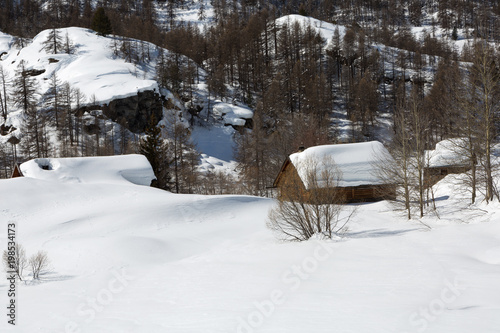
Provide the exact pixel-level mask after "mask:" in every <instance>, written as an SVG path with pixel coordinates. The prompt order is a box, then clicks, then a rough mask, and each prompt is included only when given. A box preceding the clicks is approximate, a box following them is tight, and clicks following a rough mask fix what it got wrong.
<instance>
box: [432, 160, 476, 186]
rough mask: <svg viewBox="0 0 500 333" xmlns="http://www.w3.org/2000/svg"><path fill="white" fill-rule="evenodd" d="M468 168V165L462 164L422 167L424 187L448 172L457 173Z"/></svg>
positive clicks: (434, 182) (433, 183)
mask: <svg viewBox="0 0 500 333" xmlns="http://www.w3.org/2000/svg"><path fill="white" fill-rule="evenodd" d="M469 170H470V167H467V166H463V165H448V166H439V167H427V168H425V169H424V184H425V186H426V187H431V186H433V185H435V184H436V183H437V182H439V181H440V180H442V179H443V178H444V177H446V176H447V175H449V174H459V173H464V172H467V171H469Z"/></svg>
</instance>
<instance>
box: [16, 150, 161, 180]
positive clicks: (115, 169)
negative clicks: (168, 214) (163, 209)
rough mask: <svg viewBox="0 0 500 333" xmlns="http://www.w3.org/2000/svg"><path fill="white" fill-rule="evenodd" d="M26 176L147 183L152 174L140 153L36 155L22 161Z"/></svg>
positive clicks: (22, 169)
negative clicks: (67, 156)
mask: <svg viewBox="0 0 500 333" xmlns="http://www.w3.org/2000/svg"><path fill="white" fill-rule="evenodd" d="M21 171H22V172H23V175H24V176H25V177H29V178H37V179H43V180H50V181H58V182H66V183H106V184H130V183H132V184H137V185H146V186H149V185H150V184H151V181H152V180H153V179H155V178H156V177H155V175H154V172H153V169H152V168H151V165H150V164H149V161H148V160H147V158H146V157H145V156H143V155H137V154H135V155H118V156H99V157H71V158H36V159H33V160H31V161H28V162H25V163H23V164H21Z"/></svg>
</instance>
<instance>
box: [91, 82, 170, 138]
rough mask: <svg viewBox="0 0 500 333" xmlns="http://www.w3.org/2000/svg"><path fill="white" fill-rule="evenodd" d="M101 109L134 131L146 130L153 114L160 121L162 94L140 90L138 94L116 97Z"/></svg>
mask: <svg viewBox="0 0 500 333" xmlns="http://www.w3.org/2000/svg"><path fill="white" fill-rule="evenodd" d="M101 109H102V111H103V113H104V115H105V116H106V117H108V118H110V119H111V120H113V121H114V122H116V123H119V124H121V125H124V126H125V127H127V128H128V129H129V130H130V131H132V132H134V133H142V132H144V130H145V129H146V127H147V126H148V124H149V121H150V118H151V115H152V114H154V115H155V117H156V120H157V121H160V120H161V118H162V115H163V112H162V99H161V96H160V95H159V94H158V93H156V92H154V91H151V90H147V91H144V92H139V93H137V95H136V96H131V97H127V98H120V99H115V100H113V101H111V102H110V103H109V104H108V105H103V106H102V107H101Z"/></svg>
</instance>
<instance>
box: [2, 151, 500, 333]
mask: <svg viewBox="0 0 500 333" xmlns="http://www.w3.org/2000/svg"><path fill="white" fill-rule="evenodd" d="M71 161H73V160H69V162H71ZM89 161H90V162H89V163H93V160H89ZM52 162H53V163H52V165H53V166H54V167H53V170H44V171H45V172H56V173H57V172H58V168H57V167H55V164H56V163H55V161H52ZM69 162H68V163H64V162H63V160H59V163H60V165H61V167H60V168H59V170H62V166H63V165H66V167H69V166H70V165H71V166H72V168H73V171H72V172H73V174H80V175H82V174H90V172H89V170H88V169H87V166H89V165H90V164H79V163H73V162H71V163H69ZM80 162H83V161H80ZM129 162H130V161H129ZM139 164H140V163H139ZM117 165H118V164H115V166H117ZM27 166H29V164H28V165H27ZM127 168H128V162H126V163H122V166H121V169H123V170H126V169H127ZM28 169H29V170H31V167H30V168H28V167H25V170H26V171H28V173H29V170H28ZM121 169H120V167H116V168H115V169H114V170H115V171H113V172H114V173H115V174H116V172H119V171H120V170H121ZM67 172H69V171H67ZM106 173H107V171H106V170H100V169H99V168H95V170H94V171H93V174H92V175H93V177H92V180H89V179H88V178H87V179H86V178H85V177H80V182H78V183H75V182H67V181H61V180H60V179H55V178H48V177H38V178H27V177H26V178H17V179H10V180H0V189H1V192H2V200H1V201H0V221H1V227H0V239H1V241H0V244H1V246H2V248H5V247H6V244H7V242H6V240H7V235H8V232H9V233H11V231H8V224H14V225H15V228H14V229H15V236H16V239H17V242H18V243H19V244H22V245H23V246H24V247H25V249H26V251H27V253H28V255H31V254H33V253H35V252H36V251H38V250H45V251H47V253H48V256H49V258H50V259H51V267H52V270H51V272H50V273H48V274H44V275H43V276H42V277H41V280H40V281H32V280H31V277H30V276H29V274H26V277H27V279H26V282H25V283H18V284H17V285H16V287H15V289H16V293H17V298H16V300H15V301H16V326H15V327H14V326H12V325H9V324H8V323H7V320H8V318H7V317H6V316H5V315H6V311H7V310H6V304H8V302H9V301H10V298H9V297H8V290H9V288H11V286H10V283H8V281H7V280H5V279H2V280H1V281H0V300H1V301H0V302H1V303H2V304H4V306H3V309H4V310H3V311H4V315H3V319H2V320H1V321H0V330H1V331H2V332H26V333H32V332H46V333H49V332H50V333H53V332H148V333H151V332H174V333H177V332H178V333H181V332H183V333H186V332H193V333H195V332H196V333H198V332H239V333H243V332H244V333H249V332H270V333H271V332H273V333H274V332H283V333H285V332H286V333H290V332H297V333H303V332H332V331H335V332H356V333H359V332H370V333H372V332H436V333H443V332H453V333H457V332H464V333H465V332H482V333H487V332H491V333H492V332H497V331H498V327H499V325H500V319H499V318H498V312H499V311H500V285H499V284H498V280H499V278H500V221H499V219H498V216H497V215H498V212H500V206H499V205H498V204H490V205H488V206H486V205H482V204H481V205H478V206H475V207H470V208H469V209H467V210H465V211H457V203H459V202H462V203H463V202H464V200H463V198H460V196H459V195H458V194H454V193H458V192H457V191H453V186H454V184H458V181H456V180H454V178H452V177H448V178H446V179H445V180H443V181H442V182H441V183H439V184H438V185H437V186H438V187H437V188H436V197H437V198H438V201H437V205H438V211H439V212H440V213H441V215H442V218H441V220H438V219H436V217H435V216H431V215H429V216H428V217H426V219H425V220H424V221H423V222H425V223H426V224H429V225H430V226H431V227H432V229H429V228H427V227H425V226H424V225H423V224H420V223H418V222H416V221H410V222H408V221H406V220H405V219H404V218H403V217H402V216H400V215H398V214H397V213H394V212H393V211H392V207H391V206H390V205H389V204H388V203H387V202H379V203H375V204H361V205H357V206H356V207H357V214H356V216H355V218H354V220H353V221H352V223H351V224H350V227H349V230H348V231H347V232H346V233H345V234H344V235H343V236H342V237H339V238H337V239H336V240H334V241H326V240H320V239H311V240H309V241H307V242H302V243H280V242H278V241H276V239H275V237H274V235H273V234H272V233H271V231H269V230H268V229H267V228H266V216H267V211H268V209H269V208H270V207H271V205H272V201H271V200H269V199H262V198H257V197H250V196H199V195H175V194H171V193H169V192H165V191H161V190H157V189H154V188H150V187H146V186H138V185H134V184H131V183H128V182H120V183H112V182H109V181H106V178H107V177H108V176H107V175H106ZM146 174H147V171H146ZM41 178H43V179H41ZM99 179H102V181H98V180H99ZM462 220H465V221H463V222H462ZM465 222H467V223H465Z"/></svg>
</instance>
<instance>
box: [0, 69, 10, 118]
mask: <svg viewBox="0 0 500 333" xmlns="http://www.w3.org/2000/svg"><path fill="white" fill-rule="evenodd" d="M6 80H7V79H6V75H5V71H4V69H3V67H2V65H1V64H0V83H1V84H2V90H1V91H0V111H1V113H2V117H3V119H4V120H7V114H8V113H9V112H8V109H7V97H8V95H7V83H6Z"/></svg>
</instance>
